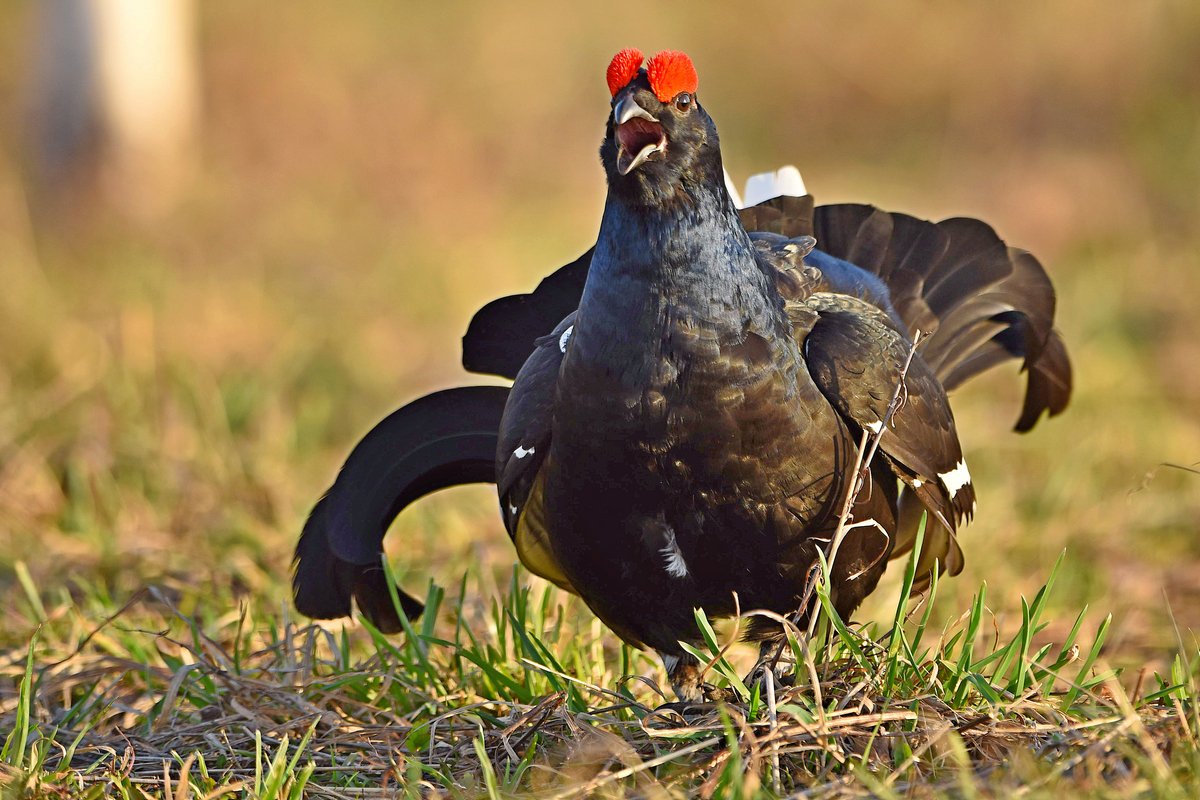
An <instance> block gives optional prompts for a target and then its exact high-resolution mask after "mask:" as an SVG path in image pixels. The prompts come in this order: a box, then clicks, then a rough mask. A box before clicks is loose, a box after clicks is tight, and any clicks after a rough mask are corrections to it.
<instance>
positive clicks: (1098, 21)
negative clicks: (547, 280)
mask: <svg viewBox="0 0 1200 800" xmlns="http://www.w3.org/2000/svg"><path fill="white" fill-rule="evenodd" d="M627 46H636V47H639V48H641V49H642V50H644V51H646V52H647V53H653V52H656V51H657V50H659V49H665V48H675V49H682V50H685V51H687V52H688V53H690V54H691V56H692V57H693V59H694V61H695V63H696V65H697V68H698V70H699V74H700V90H699V96H700V99H701V101H702V102H703V103H704V105H705V107H706V108H707V109H708V110H709V112H710V113H711V114H712V116H713V117H714V119H715V120H716V122H717V125H718V127H719V129H720V131H721V136H722V144H723V149H724V154H725V159H726V166H727V167H728V169H729V171H730V173H731V174H732V175H733V176H734V178H735V180H736V181H737V182H738V183H739V184H740V183H741V182H742V181H744V179H745V178H746V177H747V176H748V175H749V174H751V173H753V172H759V171H764V170H768V169H774V168H776V167H777V166H779V165H781V164H784V163H793V164H796V165H797V166H798V167H799V168H800V170H801V172H802V173H803V175H804V178H805V180H806V182H807V184H808V187H809V190H810V191H811V192H812V193H813V194H814V195H815V196H816V197H817V199H818V201H819V202H841V201H856V202H871V203H874V204H876V205H879V206H882V207H884V208H888V209H892V210H903V211H906V212H909V213H912V214H915V215H918V216H924V217H931V218H941V217H945V216H955V215H969V216H977V217H980V218H983V219H985V220H987V221H988V222H990V223H991V224H993V225H994V226H995V227H996V228H997V229H998V231H999V232H1000V233H1001V235H1002V236H1004V237H1005V238H1006V239H1007V240H1008V241H1009V242H1010V243H1013V244H1016V245H1019V246H1021V247H1025V248H1027V249H1030V250H1032V251H1033V252H1034V253H1035V254H1037V255H1038V256H1039V257H1040V258H1041V259H1042V261H1043V262H1044V264H1045V265H1046V267H1047V270H1048V271H1049V272H1050V274H1051V276H1052V278H1053V279H1054V281H1055V284H1056V286H1057V288H1058V290H1059V309H1058V318H1059V325H1060V327H1061V329H1062V330H1063V332H1064V335H1065V339H1066V342H1067V345H1068V348H1069V350H1070V352H1071V355H1072V357H1073V359H1074V363H1075V368H1076V394H1075V398H1074V401H1073V403H1072V406H1071V408H1070V409H1068V412H1067V413H1066V414H1065V415H1064V416H1062V417H1060V418H1058V419H1055V420H1051V421H1049V422H1046V421H1043V422H1042V424H1040V425H1039V426H1038V427H1037V429H1035V431H1034V432H1032V433H1031V434H1030V435H1027V436H1017V435H1015V434H1012V433H1010V432H1009V431H1008V429H1009V428H1010V426H1011V425H1012V423H1013V422H1014V421H1015V419H1016V416H1017V409H1018V397H1019V389H1020V384H1019V382H1018V380H1017V378H1016V368H1015V367H1013V368H1011V369H1008V370H1004V371H1002V374H996V375H993V376H989V377H988V378H987V379H985V380H980V381H976V382H975V383H973V384H971V385H969V386H967V387H965V388H964V389H963V390H962V391H960V392H959V393H958V394H957V395H956V396H955V398H954V402H955V409H956V413H957V415H958V417H959V427H960V430H961V431H962V437H963V440H964V444H965V447H966V450H967V453H968V458H969V460H970V461H971V465H972V472H973V474H974V475H975V478H976V483H977V485H978V487H979V492H980V497H979V511H978V515H977V517H976V520H975V522H974V523H973V524H972V525H971V527H970V528H969V529H967V530H966V532H965V533H964V534H963V545H964V549H965V551H966V553H967V566H966V569H965V570H964V572H963V574H962V575H961V576H959V577H958V578H957V579H955V580H953V581H950V582H948V583H947V584H945V585H944V586H943V587H942V589H943V591H942V593H941V597H940V598H939V606H940V609H941V611H940V612H939V613H941V614H943V615H944V616H955V615H957V614H958V613H960V612H961V611H963V610H965V609H966V607H967V606H966V598H967V597H968V596H969V595H970V593H972V592H974V591H976V590H977V589H978V587H979V585H980V584H981V583H983V582H986V583H987V585H988V598H989V605H990V606H991V607H992V608H993V609H995V610H997V611H998V612H1000V613H1001V616H1000V620H1001V624H1002V625H1003V624H1005V623H1004V621H1005V620H1009V621H1011V620H1013V619H1015V618H1019V613H1020V612H1019V601H1018V597H1019V595H1021V594H1024V595H1026V596H1029V595H1031V594H1032V593H1033V592H1034V591H1036V590H1037V588H1038V587H1039V586H1040V585H1041V583H1042V582H1043V581H1044V580H1045V578H1046V577H1047V575H1048V574H1049V572H1050V569H1051V566H1052V565H1053V563H1054V561H1055V559H1056V558H1058V556H1059V554H1060V553H1061V552H1062V551H1063V550H1064V549H1065V550H1066V560H1065V563H1064V566H1063V568H1062V571H1061V573H1060V574H1059V577H1058V581H1057V585H1056V587H1055V594H1054V596H1053V601H1052V603H1051V604H1050V608H1051V611H1050V616H1051V617H1052V618H1054V619H1055V625H1056V626H1058V628H1061V630H1062V631H1065V630H1066V629H1067V628H1069V627H1070V624H1071V622H1072V621H1073V619H1074V615H1075V614H1076V613H1077V612H1078V610H1079V609H1080V608H1082V607H1083V606H1084V605H1085V604H1088V605H1089V608H1090V610H1089V612H1088V617H1089V619H1090V620H1091V621H1092V623H1095V622H1096V621H1098V620H1099V619H1100V618H1102V617H1103V616H1104V615H1105V614H1107V613H1109V612H1112V613H1113V614H1114V615H1115V621H1114V629H1113V633H1112V635H1111V637H1110V642H1109V648H1108V650H1109V657H1110V658H1111V659H1113V660H1115V661H1117V662H1119V663H1132V664H1140V663H1144V662H1147V661H1150V662H1152V663H1155V664H1157V663H1160V659H1161V658H1162V657H1163V655H1164V654H1165V653H1167V652H1168V651H1169V650H1171V649H1173V648H1174V647H1175V645H1176V631H1175V628H1174V626H1173V625H1172V624H1171V619H1172V615H1173V617H1174V619H1175V620H1176V621H1177V622H1178V625H1179V629H1180V631H1181V632H1182V636H1183V637H1184V642H1185V643H1186V644H1188V646H1189V647H1192V646H1194V644H1195V640H1194V638H1193V636H1192V634H1191V629H1192V628H1193V627H1195V626H1200V536H1198V535H1197V534H1198V533H1200V474H1197V473H1196V472H1194V471H1191V472H1190V471H1188V470H1189V469H1191V470H1196V469H1200V346H1198V344H1197V341H1198V338H1200V321H1198V312H1197V301H1198V300H1200V4H1196V3H1193V2H1187V1H1186V0H1180V2H1145V3H1119V4H1118V3H1102V4H1101V3H1092V2H1063V3H1054V4H1037V5H1031V4H967V3H951V2H936V1H931V2H922V3H913V4H910V3H905V4H898V3H897V4H875V5H872V6H871V7H870V9H869V10H865V9H864V8H862V7H860V6H858V5H856V4H825V3H822V4H815V3H813V4H809V3H790V4H786V8H785V7H783V6H777V5H776V4H767V3H756V2H748V3H744V4H742V5H740V6H739V7H738V10H737V11H736V13H735V12H733V11H732V10H731V6H730V5H729V4H727V3H709V4H701V3H689V4H648V3H644V2H639V3H627V2H612V3H607V4H603V5H602V6H596V7H586V6H574V5H569V4H562V3H549V2H544V3H538V2H511V3H505V4H492V3H479V2H463V3H441V4H415V3H413V4H408V3H383V2H371V3H357V4H330V3H324V2H317V1H316V0H295V1H294V2H288V3H281V2H277V3H269V4H268V3H242V2H233V1H232V0H210V2H205V3H202V4H201V3H195V4H192V3H188V2H185V0H41V2H32V0H7V2H5V3H3V4H2V5H0V602H2V603H3V604H4V608H5V609H6V613H5V614H4V618H3V621H0V643H3V645H4V646H5V647H10V646H14V645H19V644H20V643H21V642H23V641H27V640H28V636H29V633H30V630H31V628H32V625H33V621H32V620H33V618H34V617H35V616H36V615H35V614H34V613H33V612H32V611H30V603H29V597H30V594H31V592H30V587H37V589H39V590H40V591H41V592H43V593H48V594H50V595H51V596H53V597H61V598H63V600H64V602H66V601H67V600H68V599H70V598H71V597H74V598H75V599H76V601H79V602H93V601H95V598H109V599H110V601H111V602H115V603H118V604H119V603H120V602H123V599H124V598H125V597H126V596H128V594H129V593H130V592H132V591H133V590H135V589H137V588H138V587H140V586H142V585H145V584H146V583H148V582H153V583H156V584H159V585H165V586H168V587H172V588H173V590H174V591H175V592H176V595H177V598H178V601H179V602H180V603H181V604H182V605H183V606H184V607H185V609H187V608H191V609H196V608H200V609H204V608H205V607H209V611H210V612H211V613H214V614H221V613H225V612H228V611H229V610H230V609H231V608H233V607H235V606H236V602H237V600H238V598H242V599H247V598H248V599H250V600H252V601H253V602H256V603H260V604H263V605H265V606H266V607H268V608H273V609H277V610H279V611H280V613H286V611H285V609H286V607H287V603H288V596H289V595H288V578H289V574H288V573H289V563H290V558H291V552H292V547H293V545H294V541H295V538H296V535H297V533H298V531H299V529H300V525H301V523H302V520H303V517H304V515H305V513H306V512H307V511H308V509H309V507H310V506H311V504H312V503H313V502H314V501H315V500H316V499H317V498H318V496H319V495H320V493H321V492H322V491H324V489H325V488H326V486H327V485H328V484H329V482H330V481H331V480H332V478H333V475H334V473H335V471H336V469H337V467H338V466H339V465H340V463H341V461H342V459H343V458H344V457H345V456H346V455H347V454H348V452H349V449H350V447H351V446H352V445H353V444H354V442H355V441H356V440H357V438H358V437H359V436H360V435H361V434H362V433H364V432H365V431H366V430H367V429H368V428H369V427H370V426H371V425H372V424H373V423H374V422H375V421H377V420H378V419H379V418H380V417H382V416H383V415H384V414H386V413H387V412H389V411H390V410H392V409H393V408H394V407H396V406H398V405H400V404H401V403H403V402H406V401H407V400H409V399H412V398H414V397H416V396H417V395H419V394H422V393H425V392H428V391H430V390H433V389H437V388H442V387H446V386H452V385H459V384H464V383H472V382H478V379H477V378H475V377H469V376H467V375H466V374H465V373H463V372H462V370H461V368H460V367H459V365H458V357H459V346H458V345H459V342H458V339H459V336H461V334H462V332H463V331H464V330H465V327H466V324H467V321H468V319H469V318H470V315H471V313H472V312H473V311H474V310H475V309H476V308H478V307H479V306H480V305H482V304H483V303H484V302H486V301H488V300H490V299H492V298H493V297H495V296H497V295H501V294H509V293H513V292H517V291H527V290H528V289H529V288H531V287H532V286H533V285H534V284H535V283H536V282H537V280H538V279H539V278H540V277H541V276H543V275H545V274H546V273H548V272H549V271H550V270H552V269H553V268H555V267H557V266H559V265H560V264H563V263H565V262H566V261H568V260H571V259H573V258H574V257H575V256H576V255H578V254H579V253H580V252H582V251H583V250H584V249H585V248H587V247H588V246H589V244H590V243H591V242H592V241H593V238H594V235H595V232H596V228H597V225H598V220H599V213H600V209H601V207H602V204H603V198H604V185H603V174H602V172H601V169H600V167H599V163H598V159H597V149H598V146H599V142H600V137H601V135H602V131H603V125H604V120H605V115H606V113H607V110H608V99H609V98H608V95H607V92H606V87H605V83H604V69H605V67H606V65H607V63H608V59H609V58H610V57H611V56H612V54H613V53H614V52H616V51H617V50H619V49H621V48H623V47H627ZM1172 465H1173V466H1172ZM494 505H495V501H494V498H493V496H492V493H491V491H490V489H489V488H485V487H471V488H467V489H461V490H455V491H453V492H449V493H445V494H443V495H440V496H437V497H434V498H430V499H429V500H427V501H424V502H422V503H421V504H420V505H419V507H417V508H416V509H414V510H413V511H412V512H410V513H408V514H406V515H405V518H404V519H402V520H401V521H400V522H399V523H398V524H397V529H398V530H397V531H394V532H393V534H392V536H391V544H392V552H393V554H394V556H395V559H396V561H397V564H398V566H399V568H401V569H402V570H404V571H405V572H406V574H407V575H408V578H407V579H406V583H407V584H408V585H410V588H413V589H416V590H418V591H419V589H420V586H421V583H422V582H423V581H424V580H425V579H426V578H427V577H428V576H433V577H435V578H436V579H437V580H438V581H439V582H441V583H443V584H445V585H448V586H450V587H451V591H454V588H453V587H456V586H457V581H458V578H459V577H460V576H461V574H462V572H463V570H465V569H467V568H468V566H471V565H482V566H481V567H480V572H481V573H482V575H483V579H484V582H485V584H486V583H487V582H488V581H495V580H496V578H495V576H496V575H499V576H501V577H500V581H501V582H502V581H503V576H505V575H507V573H508V571H509V570H510V569H511V564H512V563H513V561H514V560H515V557H514V554H513V552H512V550H511V547H510V545H509V543H508V541H507V537H506V536H505V535H504V533H503V530H502V528H501V526H500V524H499V521H498V518H497V515H496V513H495V509H494ZM525 577H526V578H527V579H528V580H530V581H534V580H535V579H532V578H528V576H525ZM894 583H895V575H892V576H890V582H888V583H887V584H886V587H894ZM886 587H885V589H883V590H881V592H879V593H878V594H877V596H876V598H875V599H874V600H873V601H872V603H871V604H869V605H868V607H867V608H865V609H864V611H863V612H862V616H864V617H866V618H870V617H872V616H876V617H883V616H884V615H886V614H887V613H888V612H887V611H886V609H887V607H888V606H889V605H891V604H893V603H894V599H893V598H894V595H893V594H889V592H890V591H891V590H890V589H889V588H886ZM80 598H83V600H80ZM51 613H53V610H51ZM97 614H100V612H99V611H98V612H97ZM1058 628H1052V629H1051V630H1050V631H1049V632H1048V635H1053V634H1054V633H1055V631H1056V630H1057V629H1058Z"/></svg>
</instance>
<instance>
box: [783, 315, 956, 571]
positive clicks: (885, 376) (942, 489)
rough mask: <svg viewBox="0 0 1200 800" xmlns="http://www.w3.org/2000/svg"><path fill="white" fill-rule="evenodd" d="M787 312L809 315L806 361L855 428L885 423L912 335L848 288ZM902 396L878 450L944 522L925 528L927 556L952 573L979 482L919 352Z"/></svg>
mask: <svg viewBox="0 0 1200 800" xmlns="http://www.w3.org/2000/svg"><path fill="white" fill-rule="evenodd" d="M796 306H798V307H796ZM789 312H790V313H791V314H792V316H793V318H794V319H797V318H803V321H802V324H801V325H799V326H798V328H800V330H807V335H806V336H805V337H804V340H803V348H804V356H805V363H806V364H807V367H808V370H809V372H810V374H811V375H812V378H813V380H814V382H815V383H816V384H817V386H818V387H819V388H820V389H821V392H822V393H823V394H824V395H825V397H826V398H827V399H828V400H829V402H830V404H831V405H833V407H834V408H835V409H836V410H837V411H838V413H839V414H841V415H842V417H843V418H844V419H846V420H847V421H848V422H850V423H851V424H852V425H853V426H854V427H856V428H858V429H860V430H862V429H868V430H872V431H877V430H879V429H880V427H881V425H882V421H883V420H884V418H885V416H886V414H887V409H888V406H889V404H890V403H891V400H892V397H893V395H894V394H895V391H896V387H897V385H898V384H899V383H900V376H901V371H902V369H903V366H904V362H905V360H906V359H907V357H908V355H909V351H910V349H911V348H912V343H911V342H910V341H909V339H908V337H907V336H906V335H905V334H904V333H902V332H901V331H900V330H899V329H898V328H897V327H896V325H895V323H894V322H893V321H892V319H891V318H890V317H889V316H888V315H887V314H886V313H884V312H883V311H882V310H880V309H878V308H876V307H875V306H873V305H871V304H870V303H867V302H865V301H863V300H860V299H858V298H856V297H850V296H847V295H841V294H834V293H826V292H818V293H816V294H814V295H812V296H811V297H810V298H808V299H807V300H805V301H804V302H803V303H800V304H792V305H791V306H789ZM901 397H902V399H903V402H902V404H901V405H900V407H899V409H898V410H897V411H895V412H894V413H893V415H892V417H891V420H890V422H889V425H888V427H887V430H886V431H884V432H883V435H882V437H881V438H880V442H879V450H880V451H881V452H882V454H883V456H884V458H885V459H887V461H888V463H890V464H891V466H892V468H893V471H894V472H895V474H896V476H897V477H898V478H900V480H901V481H902V482H903V483H904V485H905V487H906V491H907V492H911V493H912V495H913V496H915V497H916V498H917V499H918V500H919V501H920V504H921V505H922V506H923V507H924V508H926V509H927V510H928V511H929V514H930V517H931V519H932V520H934V521H936V522H938V523H940V524H939V525H938V526H936V527H937V529H938V530H937V531H934V530H933V526H932V525H931V528H930V530H929V531H928V532H927V536H926V546H925V549H924V550H923V553H924V555H923V559H922V560H923V561H924V560H929V561H931V560H932V558H934V557H937V558H938V559H939V561H940V563H941V565H942V567H943V568H949V569H950V571H951V573H952V574H953V573H954V572H957V571H958V570H959V569H961V565H962V552H961V551H960V550H959V548H958V544H957V542H955V540H954V535H953V534H954V530H955V529H956V528H957V526H958V525H959V524H960V523H961V522H963V521H964V520H966V519H969V517H970V516H971V514H972V513H973V511H974V506H975V489H974V487H973V486H972V484H971V479H970V474H969V473H968V472H967V467H966V463H965V461H964V459H963V454H962V447H961V445H960V444H959V441H958V433H957V431H956V430H955V427H954V416H953V414H952V412H951V410H950V403H949V401H948V400H947V398H946V392H945V390H944V389H943V388H942V384H941V382H940V381H938V379H937V376H936V375H934V373H933V370H931V369H930V368H929V366H928V365H927V364H926V363H925V361H924V359H923V358H922V357H921V355H920V353H919V352H918V353H916V354H914V355H913V358H912V362H911V364H910V365H909V368H908V372H907V374H906V375H905V377H904V386H903V389H902V392H901ZM914 534H915V530H914V531H911V532H910V531H904V530H902V531H901V532H900V533H899V534H898V537H899V538H898V541H897V542H896V543H895V549H896V550H897V552H896V553H895V554H896V555H899V554H901V553H903V552H905V551H906V550H907V549H909V548H911V541H908V540H909V539H910V538H911V536H912V535H914ZM939 537H940V539H941V540H940V541H938V539H939Z"/></svg>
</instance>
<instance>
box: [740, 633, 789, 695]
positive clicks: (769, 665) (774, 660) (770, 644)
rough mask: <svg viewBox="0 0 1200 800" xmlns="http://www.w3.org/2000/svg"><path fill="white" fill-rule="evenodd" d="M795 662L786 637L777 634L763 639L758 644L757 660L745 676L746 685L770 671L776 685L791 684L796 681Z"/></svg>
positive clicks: (751, 683)
mask: <svg viewBox="0 0 1200 800" xmlns="http://www.w3.org/2000/svg"><path fill="white" fill-rule="evenodd" d="M796 664H797V661H796V654H795V653H794V652H792V648H791V647H790V646H789V645H788V641H787V638H786V637H784V636H783V635H779V636H772V637H771V638H769V639H764V640H763V641H762V642H760V643H759V645H758V660H757V661H755V662H754V667H753V669H751V670H750V674H749V675H747V676H746V685H747V686H750V685H753V682H754V681H756V680H759V679H761V678H763V677H766V673H767V672H768V671H770V672H771V673H772V674H773V675H774V676H775V682H776V683H777V684H778V685H781V686H792V685H794V684H795V682H796V679H795V675H796Z"/></svg>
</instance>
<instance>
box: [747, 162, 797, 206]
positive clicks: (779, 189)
mask: <svg viewBox="0 0 1200 800" xmlns="http://www.w3.org/2000/svg"><path fill="white" fill-rule="evenodd" d="M806 194H808V189H806V188H805V186H804V179H803V178H801V177H800V170H798V169H796V168H795V167H793V166H792V165H791V164H788V165H787V166H786V167H780V168H779V169H777V170H775V171H774V172H760V173H759V174H757V175H751V176H750V179H749V180H747V181H746V191H745V193H744V194H743V195H742V197H743V200H744V202H745V206H747V207H748V206H756V205H758V204H759V203H762V202H765V201H767V200H770V199H771V198H772V197H803V196H804V195H806Z"/></svg>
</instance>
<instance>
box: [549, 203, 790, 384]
mask: <svg viewBox="0 0 1200 800" xmlns="http://www.w3.org/2000/svg"><path fill="white" fill-rule="evenodd" d="M782 305H783V304H782V300H781V299H780V297H779V294H778V291H777V290H776V289H775V285H774V281H773V280H772V279H771V277H770V276H769V275H768V274H767V272H766V271H765V270H764V269H763V267H762V266H761V265H760V264H759V262H758V260H757V259H756V258H755V254H754V250H753V246H752V245H751V242H750V238H749V236H748V235H747V234H746V231H745V229H744V228H743V227H742V225H741V223H740V221H739V220H738V216H737V210H736V208H734V206H733V203H732V201H731V200H730V198H729V195H728V193H727V192H726V190H725V187H724V185H723V184H720V183H716V184H715V185H712V184H711V183H706V184H705V185H693V186H690V187H683V188H682V189H681V190H680V191H679V192H678V193H676V195H675V196H674V197H673V200H672V202H670V203H666V204H649V203H643V202H639V201H638V200H636V199H635V198H631V197H629V196H628V195H626V194H622V193H620V192H614V191H612V190H610V191H609V195H608V199H607V202H606V204H605V209H604V216H603V219H602V221H601V225H600V234H599V236H598V239H597V243H596V250H595V253H594V254H593V256H592V263H591V267H590V270H589V274H588V279H587V284H586V286H585V287H584V292H583V298H582V301H581V303H580V307H579V315H578V318H577V320H576V324H575V334H574V335H575V337H576V341H575V345H574V347H575V348H576V354H575V356H574V357H573V358H572V359H571V360H572V361H577V362H579V361H586V362H588V363H589V364H590V366H592V367H595V368H599V369H603V370H605V371H607V372H610V373H616V374H620V375H622V383H626V384H629V383H641V382H644V381H648V380H651V378H650V377H649V375H650V373H652V372H654V371H655V370H656V369H659V368H660V366H661V363H662V362H664V361H670V360H671V359H673V358H675V359H676V360H677V359H678V354H679V350H678V348H677V347H675V346H674V345H675V344H677V343H678V342H677V340H678V337H679V334H680V331H681V330H683V331H687V330H694V331H695V332H696V333H697V334H699V335H702V336H704V337H707V338H710V339H713V340H715V341H719V342H722V343H726V342H737V341H741V340H742V339H744V338H745V336H746V334H747V332H748V331H749V332H754V333H757V334H759V335H761V336H764V337H768V338H774V337H775V336H777V335H778V334H780V333H781V332H782V331H783V330H784V328H785V326H786V322H785V317H784V314H783V309H782ZM673 337H674V339H675V340H676V341H675V342H673V341H672V339H673ZM785 338H787V337H785ZM581 366H582V365H581Z"/></svg>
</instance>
